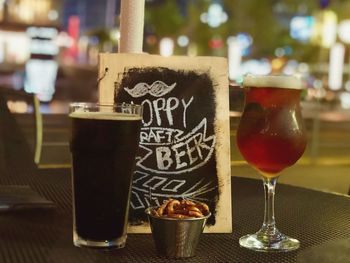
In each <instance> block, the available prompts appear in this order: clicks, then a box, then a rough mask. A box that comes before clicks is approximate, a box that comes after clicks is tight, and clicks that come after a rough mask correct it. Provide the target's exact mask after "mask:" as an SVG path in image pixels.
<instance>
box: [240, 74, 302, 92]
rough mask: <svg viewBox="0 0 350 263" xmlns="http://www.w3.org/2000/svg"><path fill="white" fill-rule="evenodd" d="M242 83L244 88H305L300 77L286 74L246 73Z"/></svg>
mask: <svg viewBox="0 0 350 263" xmlns="http://www.w3.org/2000/svg"><path fill="white" fill-rule="evenodd" d="M241 85H242V87H243V88H276V89H289V90H303V89H305V87H304V85H303V83H302V80H301V79H300V78H299V77H297V76H295V75H284V74H268V75H259V74H246V75H244V76H243V81H242V84H241Z"/></svg>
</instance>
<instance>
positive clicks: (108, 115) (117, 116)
mask: <svg viewBox="0 0 350 263" xmlns="http://www.w3.org/2000/svg"><path fill="white" fill-rule="evenodd" d="M69 117H71V118H79V119H93V120H118V121H136V120H141V116H140V115H137V114H129V113H116V112H103V111H102V112H86V111H75V112H72V113H70V114H69Z"/></svg>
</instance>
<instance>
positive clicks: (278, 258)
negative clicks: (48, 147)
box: [0, 166, 350, 263]
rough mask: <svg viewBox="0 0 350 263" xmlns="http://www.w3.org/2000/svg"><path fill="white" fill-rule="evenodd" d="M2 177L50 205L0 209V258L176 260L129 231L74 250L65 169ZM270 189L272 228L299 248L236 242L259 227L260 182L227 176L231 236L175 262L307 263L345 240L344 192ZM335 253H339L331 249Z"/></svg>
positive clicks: (94, 262) (348, 213) (348, 233)
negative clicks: (115, 246)
mask: <svg viewBox="0 0 350 263" xmlns="http://www.w3.org/2000/svg"><path fill="white" fill-rule="evenodd" d="M9 174H11V176H3V175H0V184H3V185H6V184H25V185H30V186H31V187H32V188H33V189H34V190H35V191H37V192H39V193H40V194H41V195H42V196H44V197H46V198H48V199H50V200H52V201H53V202H55V204H56V205H57V208H56V209H54V210H46V211H38V210H37V211H30V212H29V211H27V212H16V213H4V214H1V215H0V244H1V246H0V262H6V263H41V262H45V263H46V262H50V263H51V262H53V263H59V262H64V263H70V262H74V263H77V262H78V263H79V262H84V263H98V262H106V263H108V262H179V260H169V259H166V258H164V257H159V256H158V255H157V254H156V251H155V247H154V243H153V239H152V236H151V235H150V234H129V235H128V240H127V245H126V247H125V248H124V249H120V250H110V251H106V250H96V249H89V248H76V247H74V246H73V243H72V212H71V211H72V206H71V181H70V171H69V170H68V169H66V170H64V169H63V170H56V169H53V170H45V171H36V172H35V173H33V174H27V175H24V174H25V168H23V167H20V166H16V167H15V166H14V167H12V171H10V172H9ZM330 180H331V178H330ZM276 191H277V193H276V204H275V207H276V220H277V226H278V228H279V229H280V230H281V231H282V232H283V233H285V234H288V235H290V236H292V237H295V238H297V239H299V240H300V242H301V248H300V249H299V250H297V251H294V252H288V253H258V252H252V251H249V250H246V249H244V248H240V247H239V244H238V239H239V237H240V236H242V235H244V234H248V233H253V232H255V231H257V230H258V229H259V228H260V226H261V223H262V219H263V208H264V204H263V202H264V200H263V199H264V198H263V187H262V182H260V181H259V180H253V179H244V178H239V177H232V192H233V204H232V205H233V229H234V230H233V233H232V234H203V235H202V236H201V240H200V243H199V246H198V248H197V253H196V256H195V257H193V258H189V259H184V260H181V262H269V263H271V262H308V263H310V262H317V261H316V260H315V261H313V260H312V259H315V256H314V255H311V256H310V253H308V251H312V249H313V248H317V246H320V245H323V244H325V243H327V242H331V243H332V242H333V241H337V240H342V239H346V238H348V239H350V220H349V218H350V198H349V197H347V196H340V195H335V194H330V193H324V192H318V191H314V190H309V189H304V188H298V187H292V186H287V185H282V184H281V185H277V189H276ZM349 244H350V242H349ZM349 247H350V246H349ZM349 251H350V249H349ZM311 254H312V253H311ZM305 255H306V256H305ZM337 255H338V256H339V255H342V253H341V252H339V251H338V252H337ZM307 256H309V258H307ZM343 256H344V255H343ZM310 258H311V259H310ZM343 258H344V257H343ZM348 259H350V254H349V256H348ZM303 260H304V261H303ZM332 262H336V261H332ZM338 262H348V261H343V260H342V261H338Z"/></svg>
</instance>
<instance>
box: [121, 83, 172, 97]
mask: <svg viewBox="0 0 350 263" xmlns="http://www.w3.org/2000/svg"><path fill="white" fill-rule="evenodd" d="M175 86H176V82H175V83H173V84H171V85H170V86H169V85H167V84H165V83H164V82H163V81H160V80H157V81H155V82H153V83H152V84H151V85H148V84H147V83H145V82H140V83H137V84H136V85H135V86H134V88H132V89H129V88H124V90H125V91H126V92H127V93H129V95H130V96H132V97H133V98H139V97H143V96H145V95H146V94H150V95H152V96H153V97H162V96H164V95H165V94H168V93H169V92H170V91H172V90H173V89H174V87H175Z"/></svg>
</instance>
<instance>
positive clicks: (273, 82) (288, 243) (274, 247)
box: [237, 75, 306, 251]
mask: <svg viewBox="0 0 350 263" xmlns="http://www.w3.org/2000/svg"><path fill="white" fill-rule="evenodd" d="M243 86H244V88H245V91H246V99H245V107H244V111H243V114H242V117H241V120H240V123H239V127H238V131H237V145H238V148H239V150H240V152H241V154H242V155H243V157H244V158H245V160H246V161H247V162H248V163H249V164H250V165H251V166H252V167H254V168H255V169H257V170H258V171H259V173H260V174H261V175H262V178H263V183H264V190H265V215H264V222H263V225H262V227H261V229H260V230H259V231H258V232H257V233H255V234H250V235H246V236H243V237H241V238H240V240H239V244H240V245H241V246H242V247H245V248H248V249H252V250H255V251H291V250H295V249H297V248H298V247H299V244H300V243H299V241H298V240H296V239H294V238H290V237H288V236H286V235H284V234H282V233H281V232H280V231H279V230H278V229H277V228H276V223H275V215H274V195H275V186H276V182H277V178H278V176H279V175H280V173H281V171H282V170H283V169H285V168H286V167H288V166H291V165H293V164H294V163H295V162H296V161H297V160H298V159H299V158H300V157H301V156H302V154H303V152H304V150H305V147H306V134H305V131H304V127H303V121H302V117H301V110H300V93H301V91H302V88H301V87H302V85H301V81H300V80H299V79H298V78H296V77H293V76H283V75H270V76H256V75H255V76H254V75H247V76H245V77H244V80H243Z"/></svg>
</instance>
